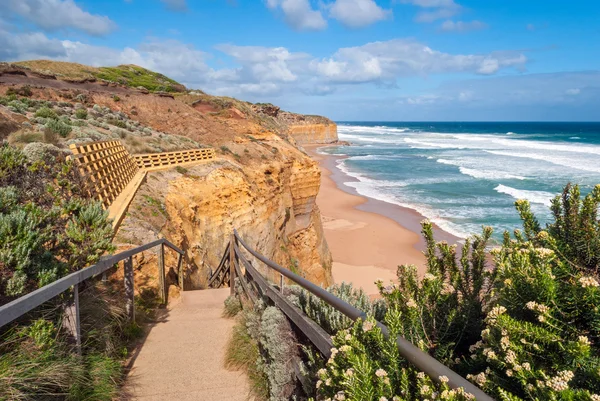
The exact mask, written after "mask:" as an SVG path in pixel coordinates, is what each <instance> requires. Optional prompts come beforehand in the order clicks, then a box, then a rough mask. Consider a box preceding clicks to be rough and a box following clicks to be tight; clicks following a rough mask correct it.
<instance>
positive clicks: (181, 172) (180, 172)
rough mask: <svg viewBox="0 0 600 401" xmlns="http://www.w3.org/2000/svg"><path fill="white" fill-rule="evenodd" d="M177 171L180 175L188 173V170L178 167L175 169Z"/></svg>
mask: <svg viewBox="0 0 600 401" xmlns="http://www.w3.org/2000/svg"><path fill="white" fill-rule="evenodd" d="M175 171H177V172H178V173H179V174H186V173H187V172H188V169H187V168H185V167H181V166H177V167H175Z"/></svg>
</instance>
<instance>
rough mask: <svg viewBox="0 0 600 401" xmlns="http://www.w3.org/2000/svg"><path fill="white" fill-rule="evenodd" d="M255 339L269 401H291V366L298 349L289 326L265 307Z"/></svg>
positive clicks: (273, 309)
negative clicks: (260, 357) (257, 342)
mask: <svg viewBox="0 0 600 401" xmlns="http://www.w3.org/2000/svg"><path fill="white" fill-rule="evenodd" d="M259 336H260V337H259V344H260V346H261V348H262V349H263V353H262V358H263V366H264V372H265V375H266V377H267V380H268V383H269V400H271V401H286V400H289V399H292V395H293V394H294V393H295V391H296V379H295V371H294V363H297V362H298V361H297V359H298V355H297V354H298V347H297V346H296V344H297V341H296V338H295V336H294V334H293V332H292V329H291V327H290V323H289V322H288V320H287V318H286V317H285V315H284V314H283V313H282V312H281V311H280V310H279V309H278V308H276V307H273V306H269V307H267V308H266V309H265V310H264V312H263V314H262V317H261V320H260V329H259Z"/></svg>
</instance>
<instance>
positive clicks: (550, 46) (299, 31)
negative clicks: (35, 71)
mask: <svg viewBox="0 0 600 401" xmlns="http://www.w3.org/2000/svg"><path fill="white" fill-rule="evenodd" d="M39 58H45V59H55V60H63V61H73V62H79V63H83V64H89V65H94V66H103V65H118V64H128V63H132V64H138V65H141V66H144V67H147V68H150V69H153V70H156V71H160V72H162V73H164V74H166V75H168V76H171V77H173V78H174V79H177V80H179V81H180V82H182V83H184V84H186V85H187V86H188V87H190V88H199V89H203V90H205V91H207V92H208V93H211V94H215V95H227V96H234V97H238V98H241V99H244V100H248V101H252V102H272V103H275V104H277V105H280V106H281V107H283V108H284V109H287V110H290V111H296V112H302V113H311V114H322V115H326V116H328V117H331V118H333V119H336V120H354V121H360V120H386V121H395V120H398V121H402V120H404V121H411V120H412V121H414V120H443V121H456V120H461V121H470V120H473V121H477V120H494V121H499V120H535V121H539V120H573V121H575V120H588V121H589V120H594V121H598V120H600V117H599V114H600V113H599V110H600V107H599V106H600V2H597V1H585V0H579V1H574V2H565V1H553V0H546V1H537V0H525V1H523V0H520V1H514V0H486V1H483V0H479V1H473V0H471V1H468V0H464V1H463V0H315V1H313V0H111V1H100V0H81V1H74V0H2V1H1V2H0V59H1V60H5V61H14V60H25V59H39Z"/></svg>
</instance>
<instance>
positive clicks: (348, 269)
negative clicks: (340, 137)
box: [309, 147, 425, 295]
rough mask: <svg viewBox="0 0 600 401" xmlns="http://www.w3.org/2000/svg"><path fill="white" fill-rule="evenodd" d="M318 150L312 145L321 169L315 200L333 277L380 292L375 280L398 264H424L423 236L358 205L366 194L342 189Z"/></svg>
mask: <svg viewBox="0 0 600 401" xmlns="http://www.w3.org/2000/svg"><path fill="white" fill-rule="evenodd" d="M315 150H316V149H315V147H311V148H309V152H310V155H311V157H313V159H315V160H317V161H318V162H319V164H320V167H321V172H322V175H321V189H320V191H319V195H318V196H317V204H318V205H319V209H320V210H321V214H322V216H323V228H324V231H325V238H326V239H327V243H328V244H329V248H330V249H331V253H332V255H333V278H334V281H335V282H336V283H340V282H342V281H345V282H351V283H353V284H354V285H355V286H358V287H362V288H363V289H364V290H365V291H366V292H367V294H369V295H373V294H377V293H378V291H377V287H376V286H375V284H374V281H376V280H378V279H382V280H384V282H389V281H390V280H395V279H396V269H397V267H398V265H400V264H415V265H417V266H420V267H422V269H421V270H423V269H424V264H425V257H424V256H423V254H422V253H421V251H419V250H418V249H417V248H416V246H417V244H419V241H420V236H419V235H418V234H417V233H415V232H414V231H411V230H409V229H407V228H405V227H403V226H401V225H400V224H398V223H397V222H396V221H394V220H392V219H390V218H388V217H386V216H383V215H380V214H377V213H371V212H366V211H362V210H358V209H357V207H358V206H360V205H363V204H364V203H365V202H367V199H366V198H364V197H362V196H356V195H352V194H349V193H347V192H345V191H343V190H341V189H339V188H338V187H337V184H336V183H335V182H334V181H333V180H332V179H331V178H330V175H331V172H330V171H329V170H328V169H327V168H326V167H325V166H324V163H323V156H321V155H319V154H317V153H316V152H315ZM401 218H402V216H400V219H401Z"/></svg>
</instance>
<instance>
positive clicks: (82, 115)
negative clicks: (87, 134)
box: [75, 109, 88, 120]
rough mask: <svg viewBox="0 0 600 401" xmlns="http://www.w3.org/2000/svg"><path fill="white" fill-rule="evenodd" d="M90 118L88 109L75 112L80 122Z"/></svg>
mask: <svg viewBox="0 0 600 401" xmlns="http://www.w3.org/2000/svg"><path fill="white" fill-rule="evenodd" d="M87 116H88V112H87V110H86V109H77V110H76V111H75V117H76V118H78V119H80V120H85V119H86V118H87Z"/></svg>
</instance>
